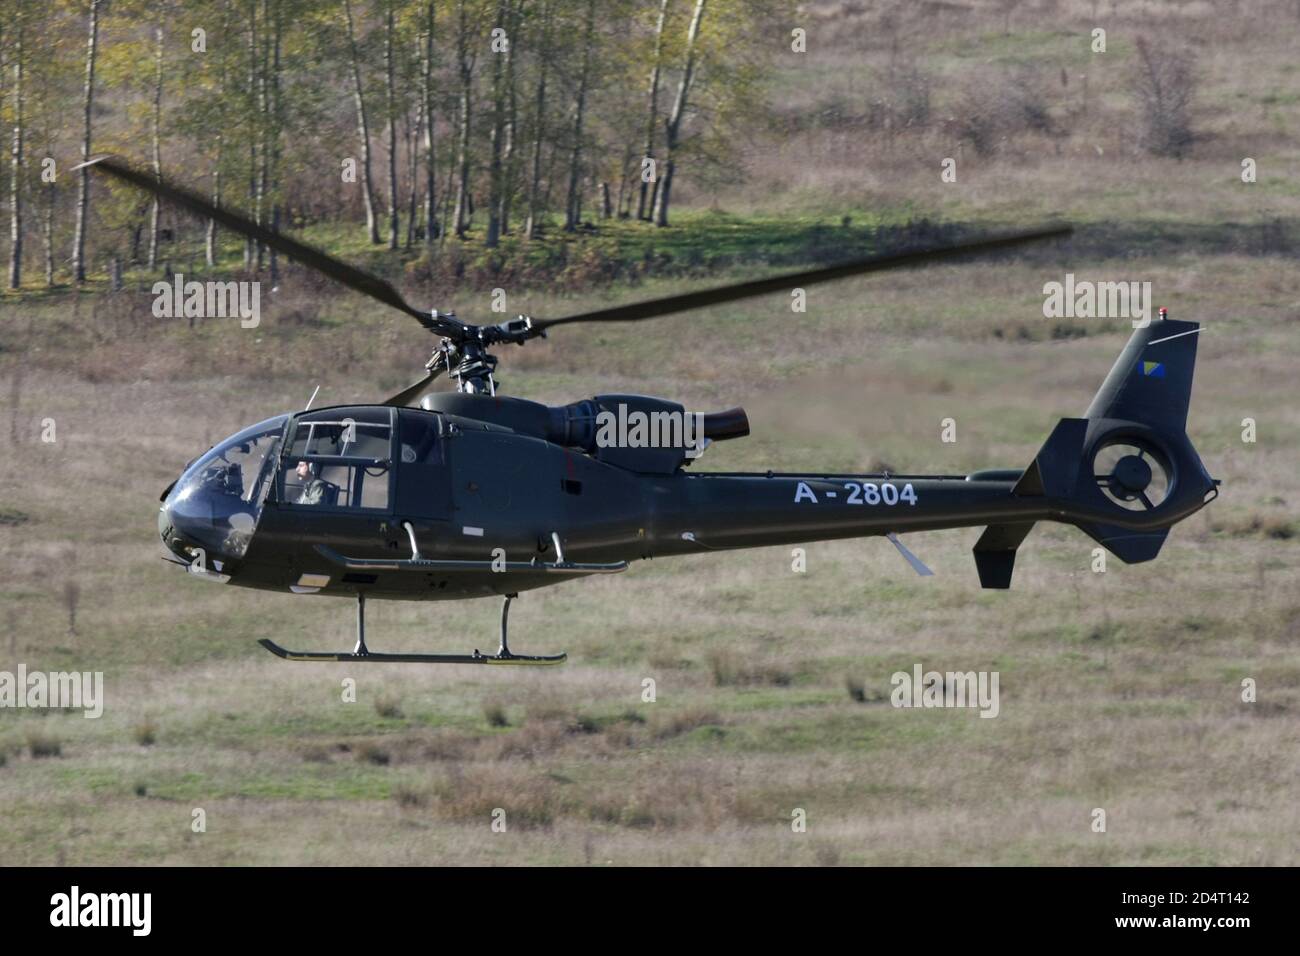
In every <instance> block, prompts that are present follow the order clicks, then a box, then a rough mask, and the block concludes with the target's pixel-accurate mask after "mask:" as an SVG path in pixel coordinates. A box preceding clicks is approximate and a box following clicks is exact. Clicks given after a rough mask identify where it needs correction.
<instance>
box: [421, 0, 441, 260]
mask: <svg viewBox="0 0 1300 956" xmlns="http://www.w3.org/2000/svg"><path fill="white" fill-rule="evenodd" d="M425 18H426V22H425V28H426V32H425V36H424V57H423V60H424V62H423V63H422V64H421V67H422V68H421V71H420V94H421V97H422V99H423V102H424V178H425V183H424V244H425V246H426V247H428V248H430V249H432V248H433V240H434V239H435V238H437V233H438V232H439V229H438V196H437V189H436V186H437V181H438V167H437V164H436V163H435V162H434V153H433V121H434V115H433V24H434V9H433V0H429V2H428V4H427V6H426V8H425Z"/></svg>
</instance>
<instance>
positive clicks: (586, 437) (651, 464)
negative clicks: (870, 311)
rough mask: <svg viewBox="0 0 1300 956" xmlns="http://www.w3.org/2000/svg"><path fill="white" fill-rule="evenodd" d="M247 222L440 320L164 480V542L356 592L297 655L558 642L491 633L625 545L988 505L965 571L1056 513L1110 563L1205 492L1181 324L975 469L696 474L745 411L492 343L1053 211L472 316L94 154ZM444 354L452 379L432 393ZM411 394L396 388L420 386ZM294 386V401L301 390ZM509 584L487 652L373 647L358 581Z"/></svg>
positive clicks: (330, 589)
mask: <svg viewBox="0 0 1300 956" xmlns="http://www.w3.org/2000/svg"><path fill="white" fill-rule="evenodd" d="M88 165H90V167H91V168H92V169H94V170H96V171H98V172H101V173H106V174H108V175H111V176H114V177H117V178H119V179H122V180H125V181H127V182H129V183H132V184H134V185H136V186H138V187H140V188H142V189H146V190H148V191H150V192H153V193H155V194H156V195H158V196H160V197H161V198H163V199H167V200H170V201H172V202H175V203H177V204H178V205H180V206H182V207H184V208H186V209H188V210H190V211H191V212H194V213H196V214H198V215H200V216H203V217H210V218H212V219H215V220H216V221H217V222H218V223H220V224H222V225H224V226H226V227H228V228H230V229H233V230H235V231H237V232H240V233H243V234H244V235H246V236H249V237H252V238H254V239H257V240H258V241H260V242H263V243H265V244H266V245H267V246H268V247H270V248H273V249H276V250H278V251H279V252H281V253H283V254H285V255H287V256H290V257H292V258H294V259H297V260H298V261H299V262H301V263H303V264H304V265H307V266H310V267H312V268H314V269H317V270H319V271H320V272H322V273H324V274H325V275H328V276H330V277H331V278H333V279H336V280H338V281H339V282H341V283H343V284H344V285H346V286H349V287H351V288H353V289H355V290H357V291H359V292H363V293H365V294H367V295H369V296H371V297H372V298H374V299H377V300H379V301H380V302H383V303H384V304H386V305H390V306H392V307H393V308H396V309H399V310H401V311H403V312H405V313H407V314H408V315H411V316H412V317H414V318H415V319H416V320H417V321H418V322H419V323H420V324H421V325H422V326H424V327H425V328H426V329H428V330H429V331H430V332H432V333H434V334H435V335H437V336H439V337H440V340H439V342H438V344H437V346H436V347H435V348H434V350H433V356H432V358H431V359H430V360H429V362H428V363H427V364H426V366H425V368H426V374H425V375H424V377H423V378H421V379H420V381H418V382H416V383H415V384H413V385H411V386H410V387H409V388H406V389H404V390H403V391H401V392H399V393H397V394H396V395H393V396H392V397H390V398H388V399H386V400H385V401H383V402H381V403H379V404H376V405H355V406H345V407H336V408H322V409H317V410H307V411H302V412H298V413H294V414H284V415H279V416H276V417H274V418H268V419H267V420H266V421H264V422H260V423H258V424H256V425H252V426H250V427H249V428H246V429H244V430H243V431H241V432H239V433H238V434H236V435H232V436H231V437H230V438H228V439H226V440H225V441H222V442H220V443H218V444H217V445H216V446H214V447H213V448H211V449H209V450H208V452H207V453H206V454H204V455H202V456H201V457H200V458H198V459H197V460H195V461H193V462H192V463H191V464H190V465H189V466H188V467H187V468H186V469H185V471H184V473H183V474H182V475H181V476H180V478H178V479H177V480H176V481H175V482H173V483H172V485H171V486H170V487H169V488H168V489H167V490H166V491H165V492H164V493H163V496H162V507H161V509H160V510H159V516H158V528H159V533H160V534H161V536H162V540H163V544H164V545H165V546H166V547H167V549H168V551H169V552H170V555H171V557H170V558H169V560H173V561H174V562H175V563H177V564H181V565H183V566H184V567H186V568H187V569H188V570H189V571H190V572H191V573H193V574H195V575H198V576H201V577H204V578H207V579H210V580H215V581H220V582H229V583H231V584H237V585H241V586H244V587H252V588H262V589H266V590H274V591H285V592H292V593H295V594H317V593H319V594H327V595H349V596H352V595H355V597H356V599H357V645H356V648H355V649H354V650H353V651H352V652H351V653H314V652H297V651H287V650H285V649H283V648H281V647H279V646H278V645H276V644H275V643H273V642H272V641H269V640H263V641H261V643H262V645H263V646H265V647H266V648H267V649H268V650H270V651H271V652H272V653H274V654H276V655H278V656H279V657H282V658H284V659H286V660H291V661H398V662H413V663H437V664H443V663H456V664H462V663H465V664H469V663H472V664H555V663H559V662H561V661H563V660H564V659H565V655H564V654H556V655H552V656H543V657H536V656H527V655H519V654H514V653H512V652H511V651H510V648H509V645H508V644H507V640H506V629H507V628H506V625H507V617H508V614H509V610H510V601H511V599H512V598H514V597H516V596H517V595H518V594H519V593H520V592H521V591H527V590H531V589H533V588H540V587H545V586H546V585H550V584H558V583H560V582H561V581H567V580H570V579H572V578H578V577H584V576H586V575H590V574H610V573H614V572H619V571H624V570H626V569H627V566H628V562H630V561H634V560H637V559H639V558H653V557H667V556H671V555H680V554H698V553H702V552H714V551H727V550H732V549H736V548H753V547H764V546H767V545H783V544H798V543H805V542H811V541H825V540H831V539H836V538H856V537H867V536H884V537H887V538H888V539H889V540H890V541H891V542H892V543H893V545H894V546H895V547H896V548H898V550H899V551H900V552H901V554H902V555H903V557H904V558H905V559H906V560H907V561H908V562H909V563H910V564H911V565H912V567H913V568H914V569H915V570H916V571H917V573H919V574H922V575H928V574H930V573H931V572H930V570H929V569H928V568H926V566H925V565H924V564H923V563H922V562H921V561H920V559H918V558H917V557H916V556H915V555H914V554H912V553H911V552H910V551H909V550H908V549H907V548H906V547H905V546H904V545H903V544H902V542H901V541H899V539H898V535H899V534H901V533H904V532H910V531H929V530H935V529H940V528H959V527H969V526H984V527H985V531H984V533H983V534H982V535H981V536H980V538H979V541H978V542H977V543H976V545H975V550H974V554H975V564H976V568H977V570H978V572H979V578H980V584H981V585H982V586H983V587H986V588H1007V587H1009V586H1010V583H1011V572H1012V567H1013V565H1014V563H1015V557H1016V549H1017V548H1018V547H1019V545H1020V543H1021V542H1022V541H1023V540H1024V539H1025V536H1026V535H1027V534H1028V533H1029V531H1030V529H1031V528H1032V527H1033V526H1034V524H1035V522H1038V521H1058V522H1063V523H1066V524H1072V525H1074V526H1076V527H1077V528H1079V529H1080V530H1082V531H1083V532H1084V533H1086V534H1088V535H1089V536H1090V537H1092V538H1093V539H1094V540H1096V541H1097V542H1098V543H1100V544H1101V545H1103V546H1104V547H1106V548H1107V549H1108V550H1109V551H1110V552H1111V553H1113V554H1115V555H1116V556H1117V557H1119V558H1120V559H1121V560H1123V561H1125V562H1127V563H1135V562H1140V561H1149V560H1151V559H1152V558H1154V557H1155V556H1156V554H1157V553H1158V552H1159V550H1160V547H1161V545H1162V544H1163V543H1164V540H1165V536H1166V535H1167V534H1168V532H1169V528H1170V527H1172V526H1173V525H1174V524H1175V523H1177V522H1178V521H1181V520H1182V519H1184V518H1186V517H1188V516H1189V515H1191V514H1192V513H1194V512H1196V511H1197V510H1199V509H1200V508H1201V507H1202V506H1203V505H1205V504H1206V503H1208V502H1209V501H1211V500H1213V498H1214V497H1215V496H1216V495H1217V493H1218V490H1217V489H1218V482H1217V481H1216V480H1215V479H1213V478H1211V477H1210V476H1209V474H1208V473H1207V472H1206V470H1205V467H1204V466H1203V465H1202V464H1201V461H1200V459H1199V458H1198V457H1197V454H1196V451H1195V450H1194V449H1193V448H1192V445H1191V442H1190V441H1189V440H1188V438H1187V435H1186V432H1185V427H1186V422H1187V407H1188V401H1189V399H1190V396H1191V388H1192V372H1193V367H1194V365H1195V361H1196V342H1197V336H1196V334H1195V333H1197V332H1199V331H1200V327H1199V325H1197V324H1196V323H1194V322H1177V321H1173V320H1170V319H1167V318H1165V310H1164V309H1161V310H1160V317H1161V318H1160V321H1157V322H1152V323H1150V324H1148V325H1147V326H1146V327H1144V328H1139V329H1137V330H1136V331H1134V333H1133V335H1132V337H1131V338H1130V339H1129V342H1128V345H1127V346H1126V347H1125V349H1124V351H1123V353H1122V354H1121V355H1120V357H1119V359H1118V360H1117V361H1116V362H1115V365H1114V367H1113V368H1112V369H1111V371H1110V374H1109V375H1108V376H1107V377H1106V379H1105V381H1104V382H1103V384H1102V386H1101V390H1100V391H1099V392H1098V393H1097V395H1096V397H1095V398H1094V399H1093V401H1092V404H1091V405H1090V406H1089V407H1088V410H1087V412H1086V413H1085V414H1084V417H1083V418H1065V419H1062V420H1061V421H1059V422H1058V423H1057V425H1056V427H1055V429H1054V430H1053V431H1052V433H1051V435H1050V436H1049V437H1048V439H1047V441H1046V442H1045V443H1044V445H1043V446H1042V448H1041V449H1040V450H1039V452H1038V455H1037V456H1036V457H1035V458H1034V460H1033V461H1032V462H1031V463H1030V464H1029V467H1028V468H1013V469H997V470H988V471H979V472H976V473H974V474H969V475H910V474H861V475H858V474H828V473H826V472H820V471H805V472H795V473H786V472H772V471H768V472H758V473H731V472H699V471H695V470H688V469H689V466H690V465H691V464H692V462H693V460H694V458H695V457H698V455H699V454H700V453H701V452H702V451H703V449H704V448H705V447H706V446H707V445H708V443H710V442H713V441H723V440H727V439H733V438H740V437H743V436H745V435H747V434H749V423H748V420H747V418H746V416H745V413H744V411H743V410H742V409H739V408H737V409H732V410H730V411H726V412H720V413H716V414H705V415H699V414H693V413H687V412H686V410H685V409H684V408H683V406H682V405H680V404H678V403H676V402H672V401H667V400H664V399H659V398H648V397H644V396H639V395H597V396H595V397H593V398H589V399H585V400H582V401H578V402H574V403H572V404H569V405H563V406H546V405H541V404H538V403H537V402H530V401H527V400H524V399H520V398H512V397H505V396H502V395H500V394H499V393H498V392H497V389H496V384H495V381H494V378H493V373H494V370H495V368H496V364H497V359H496V357H495V356H494V355H493V354H492V353H491V350H492V349H493V348H494V347H496V346H498V345H503V344H508V343H509V344H517V345H522V344H523V343H525V342H527V341H528V340H530V339H533V338H537V337H539V336H545V335H546V332H547V330H549V329H551V328H554V327H556V326H560V325H565V324H569V323H577V322H615V321H618V322H628V321H637V320H641V319H649V318H653V317H655V316H662V315H668V314H671V313H675V312H680V311H683V310H686V309H694V308H699V307H701V306H706V305H713V304H716V303H721V302H731V301H735V300H737V299H743V298H747V297H750V296H756V295H761V294H764V293H768V292H774V291H788V290H790V289H792V288H800V287H805V286H808V285H812V284H814V283H819V282H827V281H830V280H833V279H838V278H842V277H845V276H851V275H858V274H862V273H867V272H877V271H882V270H885V269H892V268H898V267H902V266H912V265H919V264H923V263H927V262H933V261H937V260H941V259H949V258H953V257H958V256H962V255H967V254H970V253H975V252H987V251H991V250H996V249H1003V248H1007V247H1010V246H1016V245H1020V244H1022V243H1028V242H1034V241H1039V240H1046V239H1052V238H1057V237H1061V236H1064V235H1066V234H1068V233H1069V232H1070V229H1069V228H1068V227H1057V228H1051V229H1044V230H1039V231H1036V232H1029V233H1020V234H1016V235H1010V236H1000V237H994V238H989V239H982V240H977V241H972V242H964V243H959V244H952V245H947V246H941V247H937V248H929V249H923V250H919V251H911V252H902V253H895V254H890V255H883V256H876V257H873V258H868V259H862V260H857V261H854V262H848V263H845V264H842V265H838V266H832V267H829V268H822V269H814V270H809V271H805V272H799V273H794V274H787V275H782V276H776V277H773V278H769V279H761V280H756V281H752V282H745V283H740V284H736V285H731V286H726V287H723V288H716V289H709V290H705V291H702V292H691V293H686V294H683V295H677V296H671V297H668V298H662V299H657V300H653V301H649V302H640V303H633V304H631V305H624V306H616V307H612V308H608V309H600V310H597V311H593V312H585V313H582V314H579V315H570V316H566V317H562V318H554V319H536V318H532V317H529V316H519V317H518V318H516V319H513V320H511V321H507V322H503V323H501V324H498V325H485V326H480V325H471V324H469V323H466V322H462V321H460V320H459V319H457V318H456V317H455V316H454V315H452V314H450V313H441V312H437V311H433V312H424V311H421V310H419V309H416V308H413V307H412V306H410V305H409V304H407V303H406V301H404V300H403V299H402V297H401V296H400V295H399V294H398V293H397V291H396V290H395V289H394V288H393V287H392V286H391V285H389V284H388V283H387V282H385V281H383V280H382V279H379V278H377V277H375V276H372V275H370V274H368V273H365V272H362V271H360V270H358V269H355V268H353V267H351V266H348V265H347V264H345V263H342V262H339V261H337V260H335V259H333V258H332V257H330V256H328V255H326V254H325V253H323V252H320V251H319V250H317V249H313V248H311V247H309V246H305V245H303V244H301V243H299V242H296V241H294V240H292V239H289V238H287V237H285V236H283V235H280V234H278V233H274V232H271V231H269V230H267V229H264V228H262V227H260V226H258V225H256V224H255V223H253V222H251V221H250V220H248V219H245V218H244V217H242V216H240V215H238V214H235V213H232V212H230V211H229V210H224V209H218V208H216V207H214V206H212V205H211V204H210V203H209V202H207V200H205V199H204V198H203V197H201V196H199V195H198V194H196V193H193V192H191V191H189V190H186V189H183V188H180V187H177V186H175V185H171V184H168V183H166V182H163V181H161V180H158V179H156V178H155V177H154V176H152V175H150V174H148V173H144V172H141V171H139V170H136V169H134V168H132V167H131V166H129V165H128V164H126V163H124V162H123V161H121V160H119V159H115V158H112V157H100V158H98V159H93V160H91V161H90V163H89V164H88ZM442 373H447V374H448V375H450V376H451V377H452V378H453V379H454V380H455V381H456V385H457V388H456V391H454V392H437V393H433V394H428V395H426V394H425V392H427V391H428V389H429V386H430V385H431V384H432V383H433V381H434V380H435V379H436V378H437V377H438V376H439V375H440V374H442ZM421 396H423V399H422V400H421V401H420V404H419V407H409V406H410V403H412V402H414V401H416V400H417V399H421ZM309 404H310V403H309ZM489 595H495V596H499V597H502V598H504V604H503V606H502V611H501V641H500V647H499V649H498V650H497V652H496V653H495V654H482V653H480V652H479V651H477V650H475V651H474V652H473V653H472V654H383V653H375V652H372V651H370V650H369V649H368V648H367V647H366V642H365V600H366V598H367V597H374V598H383V599H390V600H408V601H410V600H416V601H430V600H434V601H437V600H456V599H461V598H473V597H484V596H489Z"/></svg>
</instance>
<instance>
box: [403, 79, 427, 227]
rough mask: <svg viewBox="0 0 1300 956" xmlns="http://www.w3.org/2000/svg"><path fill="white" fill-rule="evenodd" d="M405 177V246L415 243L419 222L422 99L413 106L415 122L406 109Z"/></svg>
mask: <svg viewBox="0 0 1300 956" xmlns="http://www.w3.org/2000/svg"><path fill="white" fill-rule="evenodd" d="M405 122H406V136H405V139H406V178H407V179H408V180H409V181H410V183H411V192H410V198H409V200H408V203H407V207H406V248H407V249H410V248H411V247H412V246H413V245H415V239H416V234H415V233H416V229H417V228H418V223H419V221H420V220H419V215H418V213H419V209H420V157H419V143H420V137H421V136H422V135H423V134H424V101H423V99H421V100H420V102H418V103H417V104H416V106H415V123H414V125H412V123H411V111H410V110H407V111H406V121H405Z"/></svg>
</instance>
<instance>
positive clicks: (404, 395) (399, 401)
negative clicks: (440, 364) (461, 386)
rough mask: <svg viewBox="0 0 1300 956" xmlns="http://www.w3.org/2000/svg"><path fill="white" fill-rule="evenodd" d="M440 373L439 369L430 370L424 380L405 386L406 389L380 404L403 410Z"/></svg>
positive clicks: (423, 391)
mask: <svg viewBox="0 0 1300 956" xmlns="http://www.w3.org/2000/svg"><path fill="white" fill-rule="evenodd" d="M441 371H442V370H441V369H439V368H433V369H430V370H429V372H428V374H426V375H425V376H424V378H422V379H420V380H419V381H418V382H415V383H413V384H411V385H408V386H406V388H404V389H402V390H401V391H400V392H398V393H397V394H396V395H390V396H389V397H388V398H386V399H384V400H383V401H382V402H380V404H381V405H396V406H397V407H398V408H403V407H405V406H407V405H409V404H411V402H412V401H413V400H414V399H417V398H419V397H420V396H421V395H423V394H424V393H425V391H426V390H427V389H428V387H429V386H430V385H432V384H433V380H434V379H435V378H437V377H438V373H439V372H441Z"/></svg>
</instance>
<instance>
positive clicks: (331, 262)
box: [75, 156, 461, 335]
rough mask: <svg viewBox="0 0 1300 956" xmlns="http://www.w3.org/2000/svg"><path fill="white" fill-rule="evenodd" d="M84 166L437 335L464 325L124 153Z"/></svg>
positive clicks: (94, 159)
mask: <svg viewBox="0 0 1300 956" xmlns="http://www.w3.org/2000/svg"><path fill="white" fill-rule="evenodd" d="M82 167H89V168H90V169H93V170H96V171H98V172H102V173H106V174H108V175H110V176H114V177H116V178H117V179H120V180H122V181H124V182H128V183H130V184H131V185H132V186H136V187H138V188H140V189H143V190H145V191H146V192H151V193H153V194H154V195H155V196H158V197H159V198H160V199H166V200H167V201H169V202H173V203H175V204H176V205H178V206H180V207H182V208H183V209H188V210H189V211H190V212H192V213H195V214H196V215H199V216H202V217H204V218H206V219H215V220H216V221H217V222H219V223H220V224H221V225H223V226H225V227H226V228H227V229H231V230H233V231H235V232H238V233H242V234H243V235H245V236H248V237H249V238H250V239H256V240H257V241H258V242H261V243H263V244H265V245H267V246H269V247H270V248H272V249H274V250H276V251H277V252H281V253H284V255H286V256H288V257H289V258H291V259H296V260H297V261H298V262H301V263H302V264H303V265H305V266H307V267H309V268H312V269H315V270H316V271H317V272H319V273H321V274H323V275H326V276H328V277H329V278H331V279H333V280H335V281H336V282H340V283H342V284H343V285H345V286H347V287H348V288H350V289H355V290H356V291H357V292H360V293H362V294H364V295H368V296H370V298H372V299H376V300H378V301H380V302H382V303H384V304H385V305H390V306H392V307H393V308H394V309H399V310H400V311H402V312H405V313H406V314H407V315H410V316H414V317H415V319H416V321H418V322H419V323H420V324H421V325H423V326H424V327H425V328H426V329H428V330H429V331H430V332H433V333H435V334H437V335H452V334H454V333H455V332H457V331H458V330H460V329H461V326H460V323H455V324H454V325H453V324H452V323H451V322H448V321H446V320H444V319H441V318H434V317H433V315H432V314H431V313H429V312H422V311H420V310H419V309H417V308H415V307H413V306H411V305H410V304H408V303H407V301H406V300H405V299H403V298H402V297H401V295H400V294H398V291H397V290H396V289H394V288H393V287H392V286H391V285H390V284H389V283H387V282H386V281H384V280H383V279H381V278H379V277H378V276H375V275H371V274H370V273H369V272H363V271H362V270H361V269H358V268H356V267H355V266H350V265H348V264H347V263H346V262H342V261H340V260H338V259H335V258H334V257H333V256H331V255H329V254H328V253H325V252H321V251H320V250H319V249H315V248H313V247H311V246H309V245H306V244H304V243H301V242H298V241H297V240H296V239H290V238H289V237H288V236H285V235H283V234H281V233H278V232H272V231H271V230H269V229H266V228H264V227H263V226H259V225H258V224H257V223H255V222H253V221H252V220H251V219H248V218H246V217H244V216H242V215H240V214H239V213H236V212H232V211H231V210H229V209H221V208H220V207H218V206H214V205H213V204H212V203H210V202H209V201H208V200H207V199H205V198H204V197H203V196H200V195H199V194H198V193H196V192H193V191H192V190H189V189H186V188H184V187H183V186H177V185H174V184H172V183H168V182H165V181H162V180H159V179H157V178H156V177H154V176H153V174H151V173H147V172H144V171H142V170H139V169H136V168H134V167H132V166H131V165H130V164H128V163H127V162H126V161H125V160H123V159H121V158H120V157H117V156H96V157H94V158H93V159H90V160H87V161H86V162H84V163H82V164H81V165H80V166H77V167H75V169H81V168H82Z"/></svg>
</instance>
